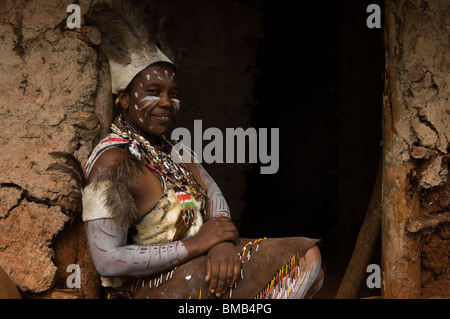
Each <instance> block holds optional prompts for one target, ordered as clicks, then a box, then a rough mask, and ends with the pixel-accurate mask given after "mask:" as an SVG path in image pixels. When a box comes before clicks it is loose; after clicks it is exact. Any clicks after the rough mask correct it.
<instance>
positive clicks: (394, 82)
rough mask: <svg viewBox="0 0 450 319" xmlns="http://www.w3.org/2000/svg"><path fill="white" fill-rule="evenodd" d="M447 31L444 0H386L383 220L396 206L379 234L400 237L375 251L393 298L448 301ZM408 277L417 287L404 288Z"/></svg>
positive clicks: (449, 13)
mask: <svg viewBox="0 0 450 319" xmlns="http://www.w3.org/2000/svg"><path fill="white" fill-rule="evenodd" d="M449 26H450V4H449V2H448V1H406V0H404V1H387V2H386V76H387V80H386V92H385V96H386V99H385V104H384V107H385V115H384V117H385V122H384V125H385V128H384V131H385V132H387V133H385V137H386V136H387V137H390V138H385V139H384V141H383V143H385V145H384V150H385V152H384V162H385V167H389V169H390V170H389V169H388V170H386V171H385V172H388V173H390V174H388V175H386V174H385V176H384V177H385V179H386V180H389V179H392V176H394V177H396V179H395V180H394V179H392V180H391V181H392V182H394V184H395V185H394V184H392V185H391V186H392V187H391V188H390V189H389V190H387V191H385V194H384V195H385V196H384V201H385V202H384V206H383V209H384V210H385V212H384V214H385V216H387V215H386V212H388V211H389V210H390V209H393V210H396V209H397V212H396V214H394V215H392V216H393V217H394V218H393V219H390V218H385V230H388V231H393V232H394V233H396V234H397V235H398V234H403V235H401V236H400V235H399V237H398V239H400V240H399V241H398V243H392V245H391V246H390V247H389V249H390V251H383V254H384V257H385V261H387V262H386V265H387V267H390V268H391V270H389V269H387V268H385V270H386V274H387V273H389V276H387V279H389V280H391V282H390V283H388V282H386V284H388V285H393V286H397V288H398V289H397V288H396V289H393V290H392V291H393V295H392V296H393V297H394V296H396V294H397V296H399V297H400V296H408V293H407V292H404V294H403V293H402V292H401V290H402V289H403V290H404V291H405V290H408V289H409V290H410V291H415V292H412V293H413V294H414V293H415V294H416V295H415V296H416V297H418V296H422V297H434V296H442V297H444V296H445V297H449V296H450V290H449V289H450V282H449V277H448V269H449V266H450V264H449V251H450V245H449V243H450V240H449V231H450V224H449V221H450V206H449V204H450V202H449V187H450V186H449V185H450V182H449V171H448V162H449V141H450V107H449V97H450V88H449V85H450V76H449V74H450V60H449V55H448V51H449V46H450V43H449V37H448V29H449ZM386 144H388V145H386ZM384 186H386V185H384ZM389 191H392V192H391V193H389ZM395 194H402V195H401V196H398V197H396V195H395ZM395 199H397V200H396V201H395ZM401 207H405V209H404V210H403V209H402V208H401ZM403 211H404V213H403ZM392 216H390V217H392ZM405 216H406V217H407V218H406V219H403V218H404V217H405ZM388 217H389V216H388ZM389 224H391V225H389ZM394 237H395V236H394ZM394 237H390V238H391V239H393V238H394ZM385 239H386V242H387V241H388V240H389V238H388V237H386V238H385ZM388 245H390V244H389V243H387V246H388ZM402 245H404V246H402ZM396 246H397V247H396ZM388 255H390V256H392V257H388ZM390 258H392V260H389V259H390ZM395 259H397V260H395ZM391 262H392V263H391ZM405 264H409V266H407V267H405ZM416 265H417V266H416ZM408 267H409V268H408ZM406 269H407V271H405V270H406ZM415 269H416V270H415ZM402 272H403V273H402ZM408 272H409V273H408ZM413 274H416V275H418V276H419V279H418V280H417V281H418V282H419V283H420V284H417V285H414V284H411V285H410V284H408V279H407V277H408V276H409V277H410V279H409V280H410V281H413V280H415V279H414V275H413ZM395 281H396V282H397V283H394V282H395ZM402 285H403V288H402ZM388 295H389V294H388ZM411 296H414V295H411Z"/></svg>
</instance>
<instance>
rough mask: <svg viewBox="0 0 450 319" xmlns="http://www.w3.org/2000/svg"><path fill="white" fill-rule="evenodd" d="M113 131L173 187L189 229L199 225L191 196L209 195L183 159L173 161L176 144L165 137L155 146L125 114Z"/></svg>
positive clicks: (114, 123) (114, 124)
mask: <svg viewBox="0 0 450 319" xmlns="http://www.w3.org/2000/svg"><path fill="white" fill-rule="evenodd" d="M111 130H112V132H113V133H115V134H117V135H119V136H120V137H122V138H124V139H126V140H129V141H130V142H132V143H133V144H134V145H136V146H137V147H138V148H139V149H140V150H141V152H140V153H141V159H142V160H143V161H144V162H146V164H147V165H148V166H149V167H150V168H151V169H152V170H153V171H155V172H157V173H158V174H159V175H160V176H161V177H162V178H164V180H165V181H166V182H169V184H171V185H172V186H173V189H174V191H175V194H176V197H177V199H178V201H179V202H180V204H181V207H182V216H183V221H184V224H185V225H186V226H191V225H193V224H194V223H195V213H194V211H195V209H196V206H195V205H194V203H193V202H192V198H191V196H190V195H192V196H194V197H195V198H196V199H197V200H202V199H204V198H206V194H205V192H204V190H203V189H202V187H201V185H200V184H199V183H198V182H197V181H196V180H195V178H194V176H193V175H192V173H191V172H190V171H189V170H188V168H187V167H186V165H185V164H184V163H183V162H182V161H181V160H180V161H179V163H175V162H174V161H173V160H172V158H171V155H170V153H171V151H172V145H171V144H170V143H169V141H167V140H166V138H165V137H164V136H163V135H161V136H160V140H161V146H159V147H158V146H153V145H152V144H150V142H149V141H148V140H147V139H146V138H144V137H143V136H142V135H141V134H139V133H138V132H137V131H136V130H135V129H134V128H133V127H132V126H131V125H130V124H129V123H128V122H127V121H125V120H124V119H123V117H122V115H119V116H118V117H116V118H115V119H114V122H113V123H112V124H111ZM187 186H188V187H189V189H188V188H187Z"/></svg>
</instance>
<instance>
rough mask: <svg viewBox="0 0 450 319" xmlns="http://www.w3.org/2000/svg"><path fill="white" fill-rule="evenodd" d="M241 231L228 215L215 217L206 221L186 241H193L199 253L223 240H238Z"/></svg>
mask: <svg viewBox="0 0 450 319" xmlns="http://www.w3.org/2000/svg"><path fill="white" fill-rule="evenodd" d="M238 239H239V233H238V231H237V229H236V226H235V225H234V224H233V222H232V221H231V220H230V219H229V218H227V217H221V216H220V217H213V218H211V219H209V220H208V221H207V222H205V223H204V224H203V225H202V227H201V228H200V230H199V231H198V233H197V234H196V235H195V236H194V237H192V238H190V239H187V240H186V242H193V244H194V246H195V247H196V251H197V252H198V253H199V254H204V253H206V252H208V251H209V250H210V249H211V248H212V247H214V246H216V245H217V244H219V243H222V242H227V241H231V242H236V241H237V240H238Z"/></svg>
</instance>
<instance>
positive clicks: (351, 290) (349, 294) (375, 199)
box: [335, 160, 383, 299]
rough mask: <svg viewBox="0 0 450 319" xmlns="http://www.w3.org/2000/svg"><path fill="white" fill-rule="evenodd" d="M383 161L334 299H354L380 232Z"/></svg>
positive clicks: (356, 296)
mask: <svg viewBox="0 0 450 319" xmlns="http://www.w3.org/2000/svg"><path fill="white" fill-rule="evenodd" d="M382 167H383V161H382V160H380V162H379V164H378V173H377V176H376V180H375V184H374V187H373V191H372V197H371V199H370V203H369V207H368V209H367V213H366V216H365V217H364V221H363V224H362V226H361V229H360V231H359V234H358V238H357V240H356V245H355V249H354V250H353V254H352V257H351V259H350V262H349V264H348V267H347V270H346V271H345V274H344V278H343V279H342V282H341V284H340V286H339V289H338V292H337V294H336V297H335V298H336V299H355V298H358V293H359V290H360V287H361V284H362V283H363V281H364V278H365V276H366V269H367V266H368V265H369V263H370V259H371V257H372V256H373V253H374V250H375V247H376V245H377V242H378V240H379V238H380V232H381V173H382Z"/></svg>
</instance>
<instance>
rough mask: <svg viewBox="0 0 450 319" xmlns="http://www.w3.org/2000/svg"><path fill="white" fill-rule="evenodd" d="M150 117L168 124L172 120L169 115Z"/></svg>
mask: <svg viewBox="0 0 450 319" xmlns="http://www.w3.org/2000/svg"><path fill="white" fill-rule="evenodd" d="M152 117H155V118H156V119H158V120H159V121H161V122H169V121H170V120H171V119H172V116H170V114H153V115H152Z"/></svg>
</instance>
